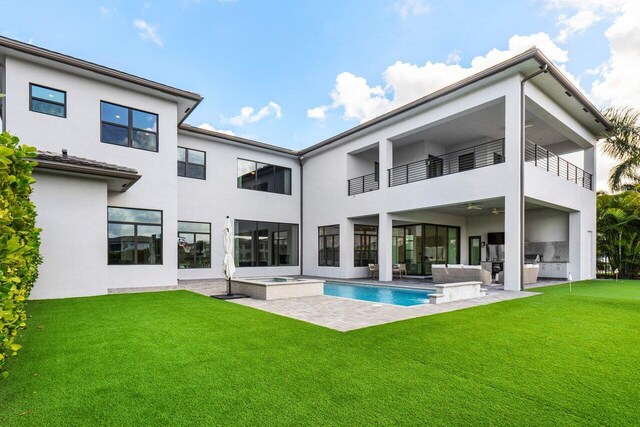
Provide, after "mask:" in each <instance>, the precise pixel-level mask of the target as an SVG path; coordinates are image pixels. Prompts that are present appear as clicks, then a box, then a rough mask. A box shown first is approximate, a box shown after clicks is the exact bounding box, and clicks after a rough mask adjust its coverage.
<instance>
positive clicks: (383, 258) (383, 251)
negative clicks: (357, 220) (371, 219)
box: [378, 212, 393, 282]
mask: <svg viewBox="0 0 640 427" xmlns="http://www.w3.org/2000/svg"><path fill="white" fill-rule="evenodd" d="M392 245H393V219H392V218H391V215H389V214H388V213H386V212H380V214H379V215H378V264H379V266H380V279H379V280H381V281H387V282H389V281H391V280H393V265H392V263H393V259H392V255H393V247H392Z"/></svg>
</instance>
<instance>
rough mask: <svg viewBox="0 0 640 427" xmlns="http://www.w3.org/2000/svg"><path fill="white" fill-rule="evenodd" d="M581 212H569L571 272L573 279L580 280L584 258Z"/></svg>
mask: <svg viewBox="0 0 640 427" xmlns="http://www.w3.org/2000/svg"><path fill="white" fill-rule="evenodd" d="M580 217H581V215H580V212H571V213H570V214H569V272H570V273H571V276H572V278H573V280H580V279H581V278H582V275H581V274H580V270H581V269H580V265H581V261H582V260H581V258H582V239H581V237H582V230H581V229H582V227H581V224H580Z"/></svg>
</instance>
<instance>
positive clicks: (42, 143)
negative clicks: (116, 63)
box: [6, 57, 178, 288]
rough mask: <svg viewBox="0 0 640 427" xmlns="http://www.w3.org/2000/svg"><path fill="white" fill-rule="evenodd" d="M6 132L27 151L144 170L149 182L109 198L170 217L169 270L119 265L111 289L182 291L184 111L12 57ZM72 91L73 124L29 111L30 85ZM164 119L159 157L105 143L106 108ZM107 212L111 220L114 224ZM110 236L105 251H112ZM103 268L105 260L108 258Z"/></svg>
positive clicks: (165, 248) (114, 268) (69, 109)
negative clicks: (179, 170) (180, 119)
mask: <svg viewBox="0 0 640 427" xmlns="http://www.w3.org/2000/svg"><path fill="white" fill-rule="evenodd" d="M6 80H7V100H6V125H7V130H8V131H9V132H12V133H14V134H16V135H18V136H19V137H20V139H21V141H23V142H24V143H26V144H29V145H34V146H36V147H38V149H40V150H49V151H55V152H60V151H61V150H62V149H63V148H66V149H67V150H68V152H69V155H74V156H81V157H87V158H89V159H96V160H100V161H104V162H109V163H114V164H117V165H121V166H128V167H131V168H134V169H137V170H138V172H139V173H140V174H141V175H142V178H141V179H140V180H139V181H138V182H137V183H136V184H135V185H134V186H132V187H131V188H130V189H129V190H128V191H127V192H125V193H114V192H109V194H108V205H109V206H119V207H132V208H142V209H157V210H162V212H163V228H162V232H163V235H164V239H163V265H138V266H136V265H111V266H108V271H109V283H108V287H109V288H117V287H137V286H159V285H175V284H176V280H177V268H176V261H175V259H176V256H177V245H176V244H175V240H174V238H173V237H174V236H176V233H177V199H178V186H177V176H176V172H175V171H176V146H177V131H176V117H177V106H176V103H175V102H170V101H166V100H164V99H160V98H156V97H152V96H150V95H146V94H142V93H137V92H133V91H131V90H125V89H122V88H120V87H117V86H114V85H108V84H105V83H102V82H98V81H95V80H91V79H88V78H85V77H81V76H76V75H73V74H69V73H65V72H61V71H58V70H54V69H50V68H46V67H44V66H41V65H38V64H34V63H29V62H25V61H23V60H19V59H15V58H11V57H7V58H6ZM30 82H31V83H35V84H40V85H44V86H49V87H52V88H55V89H60V90H64V91H66V92H67V118H60V117H54V116H49V115H46V114H40V113H36V112H32V111H29V83H30ZM101 100H104V101H108V102H113V103H116V104H121V105H124V106H127V107H132V108H136V109H141V110H145V111H149V112H152V113H156V114H158V147H159V151H158V152H157V153H156V152H151V151H145V150H138V149H134V148H129V147H120V146H116V145H112V144H105V143H102V142H100V101H101ZM106 215H107V212H106V207H105V208H104V212H103V217H104V218H106ZM105 245H106V237H105V242H104V244H101V245H100V247H101V248H103V247H106V246H105ZM96 256H97V257H98V256H99V257H100V260H101V262H105V261H104V260H105V258H104V257H102V255H101V254H96Z"/></svg>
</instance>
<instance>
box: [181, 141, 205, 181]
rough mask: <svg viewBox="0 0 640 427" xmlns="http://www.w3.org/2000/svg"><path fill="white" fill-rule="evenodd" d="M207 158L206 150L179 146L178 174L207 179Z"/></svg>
mask: <svg viewBox="0 0 640 427" xmlns="http://www.w3.org/2000/svg"><path fill="white" fill-rule="evenodd" d="M206 158H207V154H206V153H205V152H204V151H199V150H192V149H191V148H184V147H178V176H186V177H187V178H197V179H206V177H207V170H206V164H207V162H206Z"/></svg>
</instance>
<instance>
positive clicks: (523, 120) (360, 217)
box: [0, 38, 610, 298]
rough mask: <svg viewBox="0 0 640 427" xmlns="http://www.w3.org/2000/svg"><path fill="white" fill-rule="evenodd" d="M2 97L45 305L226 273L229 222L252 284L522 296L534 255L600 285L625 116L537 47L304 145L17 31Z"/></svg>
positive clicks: (2, 54) (1, 41)
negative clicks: (613, 114) (31, 181)
mask: <svg viewBox="0 0 640 427" xmlns="http://www.w3.org/2000/svg"><path fill="white" fill-rule="evenodd" d="M0 93H6V97H5V98H3V99H2V100H1V104H0V105H1V107H2V111H1V115H0V117H1V119H2V129H3V130H7V131H9V132H11V133H13V134H15V135H17V136H19V137H20V138H21V140H22V142H24V143H26V144H29V145H34V146H36V147H37V148H38V149H39V150H40V154H39V157H38V162H39V165H38V166H37V168H36V170H35V177H36V180H37V182H36V184H35V187H34V193H33V199H34V201H35V203H36V205H37V208H38V225H39V226H40V227H42V228H43V233H42V250H41V252H42V255H43V258H44V263H43V265H42V266H41V270H40V277H39V279H38V282H37V284H36V286H35V287H34V289H33V292H32V298H61V297H70V296H85V295H99V294H105V293H107V292H108V290H109V289H116V288H123V287H146V286H167V285H176V283H177V282H178V281H179V280H186V279H213V278H221V277H222V276H223V273H222V259H223V251H222V228H223V224H224V221H225V219H226V217H227V216H229V217H230V218H231V219H232V220H233V221H234V224H235V227H234V228H235V235H236V236H235V242H236V244H235V257H236V266H237V275H238V276H241V277H249V276H281V275H301V274H303V275H313V276H323V277H332V278H343V279H347V278H355V277H365V276H367V274H368V273H369V267H368V265H369V264H378V265H379V278H380V280H391V279H392V267H393V265H395V264H399V263H402V264H406V266H407V272H408V274H409V275H416V276H428V275H429V274H430V269H431V266H432V265H433V264H482V265H483V267H485V268H486V269H488V270H494V272H497V271H499V270H503V271H504V286H505V289H513V290H516V289H520V288H521V282H522V280H521V272H522V269H523V263H524V260H525V258H527V259H530V260H531V261H535V262H540V263H541V264H540V265H541V271H542V270H543V271H544V273H542V274H541V275H542V276H546V277H568V276H569V274H570V275H571V277H572V278H573V280H580V279H588V278H592V277H595V253H596V252H595V237H594V233H595V191H594V190H595V189H594V184H595V180H594V175H595V172H596V170H595V166H596V163H595V142H596V140H597V139H598V138H599V136H600V135H602V133H603V132H604V131H605V130H606V129H607V128H608V127H609V126H610V125H609V123H608V122H607V121H606V119H605V118H604V117H603V116H602V115H601V114H600V112H599V111H598V110H597V109H596V108H595V107H594V106H593V105H592V104H591V103H590V102H589V101H588V100H587V99H586V98H585V96H584V95H583V94H581V93H580V92H579V91H578V90H577V89H576V88H575V87H574V86H573V85H572V84H571V83H570V82H569V81H568V80H567V79H566V77H565V76H563V74H562V73H561V72H560V71H559V70H558V69H557V68H556V67H555V66H554V65H553V64H552V63H550V61H549V60H548V59H547V58H546V57H545V56H544V55H543V54H542V53H541V52H540V51H539V50H537V49H536V48H532V49H530V50H528V51H526V52H524V53H522V54H520V55H518V56H516V57H514V58H511V59H509V60H508V61H505V62H503V63H500V64H498V65H495V66H493V67H491V68H489V69H487V70H485V71H483V72H481V73H478V74H476V75H473V76H471V77H469V78H467V79H465V80H462V81H460V82H457V83H455V84H453V85H451V86H448V87H446V88H443V89H441V90H439V91H437V92H434V93H432V94H428V95H426V96H424V97H422V98H419V99H417V100H416V101H414V102H412V103H410V104H407V105H405V106H403V107H400V108H398V109H396V110H393V111H391V112H389V113H387V114H384V115H382V116H380V117H378V118H375V119H373V120H370V121H368V122H366V123H363V124H361V125H359V126H356V127H354V128H352V129H349V130H348V131H346V132H343V133H341V134H339V135H336V136H334V137H332V138H329V139H328V140H326V141H322V142H320V143H317V144H315V145H311V146H309V147H308V148H306V149H304V150H300V151H293V150H289V149H285V148H281V147H277V146H273V145H269V144H264V143H261V142H257V141H252V140H248V139H244V138H239V137H235V136H229V135H226V134H222V133H218V132H212V131H208V130H205V129H201V128H197V127H193V126H190V125H188V124H186V123H185V121H186V119H187V117H188V115H189V114H190V113H191V112H192V111H193V109H195V108H196V107H197V105H198V104H199V103H200V102H201V101H202V97H201V96H200V95H198V94H195V93H193V92H189V91H185V90H181V89H177V88H173V87H170V86H167V85H163V84H160V83H156V82H152V81H149V80H146V79H143V78H141V77H138V76H133V75H130V74H127V73H124V72H120V71H117V70H113V69H110V68H107V67H103V66H100V65H97V64H93V63H90V62H86V61H83V60H80V59H77V58H73V57H69V56H66V55H63V54H60V53H57V52H52V51H49V50H46V49H42V48H39V47H35V46H32V45H29V44H24V43H21V42H17V41H14V40H10V39H7V38H0ZM521 148H522V149H521ZM567 154H571V157H572V159H574V163H570V162H568V161H567V160H566V159H565V158H564V157H563V156H565V155H567ZM576 158H577V159H578V160H575V159H576Z"/></svg>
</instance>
